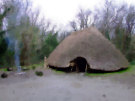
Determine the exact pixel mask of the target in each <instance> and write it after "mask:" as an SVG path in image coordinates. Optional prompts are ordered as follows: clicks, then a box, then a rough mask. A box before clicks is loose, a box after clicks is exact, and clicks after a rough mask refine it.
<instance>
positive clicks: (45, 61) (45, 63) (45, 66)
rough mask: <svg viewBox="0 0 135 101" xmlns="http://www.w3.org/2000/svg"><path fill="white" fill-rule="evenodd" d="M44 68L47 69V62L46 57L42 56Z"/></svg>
mask: <svg viewBox="0 0 135 101" xmlns="http://www.w3.org/2000/svg"><path fill="white" fill-rule="evenodd" d="M44 68H45V69H47V68H48V63H47V57H46V56H45V57H44Z"/></svg>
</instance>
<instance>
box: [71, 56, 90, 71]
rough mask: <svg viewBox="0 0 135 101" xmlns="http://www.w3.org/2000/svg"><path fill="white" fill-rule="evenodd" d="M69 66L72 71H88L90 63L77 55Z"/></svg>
mask: <svg viewBox="0 0 135 101" xmlns="http://www.w3.org/2000/svg"><path fill="white" fill-rule="evenodd" d="M69 67H70V68H71V72H87V70H88V67H89V65H88V63H87V60H86V59H85V58H83V57H77V58H75V59H73V60H71V61H70V65H69Z"/></svg>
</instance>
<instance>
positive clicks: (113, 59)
mask: <svg viewBox="0 0 135 101" xmlns="http://www.w3.org/2000/svg"><path fill="white" fill-rule="evenodd" d="M78 56H81V57H83V58H85V59H86V60H87V62H88V64H89V65H90V68H91V69H95V70H104V71H115V70H119V69H121V68H127V67H128V61H127V59H126V58H125V57H124V56H123V55H122V53H121V52H120V51H119V50H118V49H116V48H115V46H114V45H113V44H112V43H111V42H110V41H109V40H107V39H106V38H105V37H104V36H103V35H102V34H101V33H100V32H99V31H98V30H97V29H96V28H94V27H90V28H86V29H84V30H81V31H76V32H73V33H72V34H71V35H70V36H68V37H67V38H65V40H63V42H61V43H60V45H59V46H58V47H57V48H56V49H55V50H54V51H53V52H52V53H51V54H50V56H49V58H48V65H50V66H54V67H60V68H65V67H67V66H68V64H69V62H70V61H71V60H73V59H75V58H76V57H78Z"/></svg>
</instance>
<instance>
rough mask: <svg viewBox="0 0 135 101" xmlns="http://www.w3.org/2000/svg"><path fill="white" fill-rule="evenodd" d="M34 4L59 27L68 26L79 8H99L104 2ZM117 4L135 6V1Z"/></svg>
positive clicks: (74, 0) (65, 0)
mask: <svg viewBox="0 0 135 101" xmlns="http://www.w3.org/2000/svg"><path fill="white" fill-rule="evenodd" d="M113 1H115V0H113ZM32 2H33V6H34V8H39V9H40V13H41V15H43V16H45V17H46V18H47V19H50V20H51V21H52V22H54V23H56V24H57V25H66V24H67V23H68V22H69V21H71V20H72V19H73V18H74V17H75V15H76V13H77V11H78V9H79V8H84V9H94V8H97V7H98V8H99V7H100V6H102V5H103V3H104V0H32ZM116 2H117V3H122V2H127V3H128V4H135V0H116Z"/></svg>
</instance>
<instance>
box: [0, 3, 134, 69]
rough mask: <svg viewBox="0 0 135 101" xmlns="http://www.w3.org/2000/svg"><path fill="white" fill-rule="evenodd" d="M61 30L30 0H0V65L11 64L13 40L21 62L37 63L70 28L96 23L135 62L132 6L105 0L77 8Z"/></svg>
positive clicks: (54, 46) (67, 33)
mask: <svg viewBox="0 0 135 101" xmlns="http://www.w3.org/2000/svg"><path fill="white" fill-rule="evenodd" d="M68 25H69V26H70V28H71V30H69V29H65V30H62V31H61V29H59V28H58V27H57V25H53V24H52V22H50V21H48V20H46V19H45V18H44V17H41V16H40V11H39V10H38V9H37V10H36V11H35V10H34V11H33V9H32V3H31V2H30V1H29V0H1V1H0V67H3V66H4V67H5V66H14V65H15V62H14V60H15V56H16V52H15V50H16V43H17V47H18V50H17V51H18V54H19V60H20V65H22V66H23V65H31V64H33V63H34V64H35V63H39V62H41V61H42V60H43V59H44V56H47V57H48V56H49V54H50V53H51V52H52V51H53V50H54V49H55V48H56V46H57V45H58V44H59V43H60V42H61V41H62V40H63V39H64V38H65V37H67V36H68V35H70V34H71V32H73V31H77V30H82V29H84V28H87V27H90V26H95V27H96V28H98V29H99V30H100V31H101V32H102V33H103V35H104V36H105V37H106V38H107V39H108V40H110V41H111V42H112V43H113V44H114V45H115V46H116V47H117V48H118V49H119V50H120V51H121V52H122V53H123V54H124V55H125V56H126V58H127V59H128V60H129V61H130V62H134V61H135V6H134V5H127V4H126V3H123V4H119V5H118V4H116V3H114V2H113V1H109V0H106V1H105V4H104V6H103V7H102V8H95V10H94V11H92V10H90V9H83V8H80V9H79V11H78V13H77V14H76V16H75V19H73V20H72V21H70V22H69V23H68Z"/></svg>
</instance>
